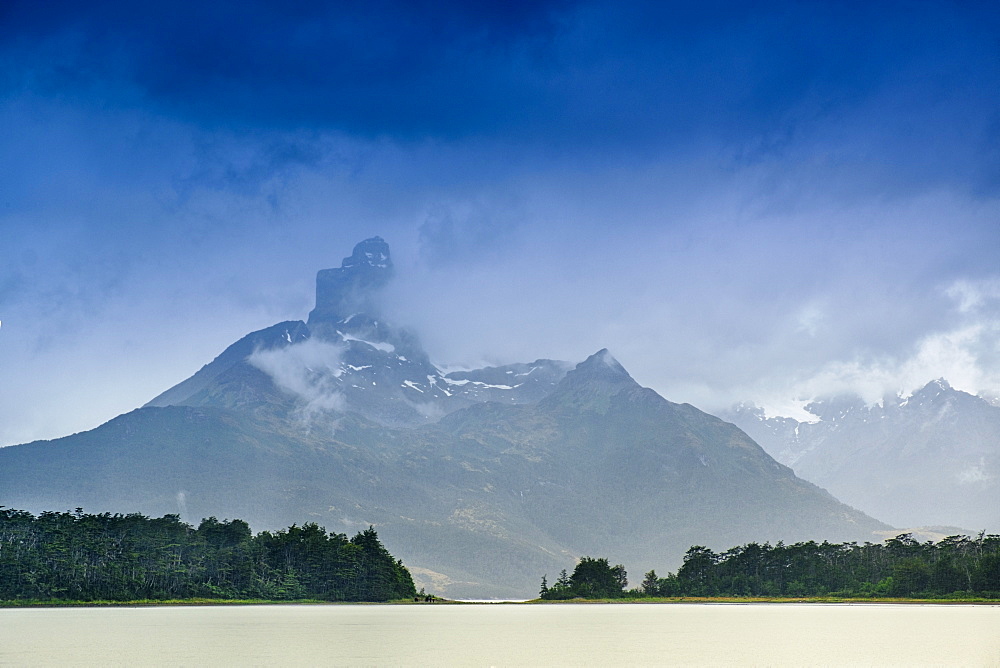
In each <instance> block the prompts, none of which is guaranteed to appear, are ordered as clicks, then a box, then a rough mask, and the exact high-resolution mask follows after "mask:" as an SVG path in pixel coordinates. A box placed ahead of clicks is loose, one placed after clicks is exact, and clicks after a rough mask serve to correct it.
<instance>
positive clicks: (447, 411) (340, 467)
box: [0, 237, 890, 597]
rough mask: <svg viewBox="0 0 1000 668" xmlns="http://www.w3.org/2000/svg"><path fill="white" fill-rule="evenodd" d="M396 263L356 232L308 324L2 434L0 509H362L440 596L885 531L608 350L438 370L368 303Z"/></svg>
mask: <svg viewBox="0 0 1000 668" xmlns="http://www.w3.org/2000/svg"><path fill="white" fill-rule="evenodd" d="M392 273H393V267H392V261H391V258H390V254H389V248H388V245H387V244H386V243H385V242H384V241H383V240H382V239H379V238H377V237H376V238H373V239H368V240H366V241H363V242H361V243H360V244H358V245H357V246H356V247H355V249H354V252H353V254H352V255H351V256H350V257H348V258H346V259H345V260H344V262H343V263H342V266H341V267H340V268H337V269H328V270H323V271H321V272H319V275H318V277H317V303H316V308H315V309H314V310H313V311H312V313H310V315H309V319H308V321H307V322H301V321H292V322H283V323H279V324H277V325H274V326H272V327H269V328H267V329H264V330H261V331H258V332H254V333H252V334H249V335H248V336H246V337H244V338H243V339H241V340H239V341H238V342H236V343H234V344H233V345H232V346H230V347H229V348H227V349H226V350H225V351H223V353H222V354H220V355H219V356H218V357H217V358H216V359H215V360H213V361H212V362H211V363H210V364H208V365H206V366H205V367H203V368H202V369H201V370H200V371H198V372H197V373H196V374H194V375H193V376H192V377H191V378H189V379H187V380H185V381H184V382H182V383H180V384H179V385H177V386H175V387H173V388H171V389H169V390H167V391H166V392H164V393H163V394H161V395H159V396H158V397H156V398H155V399H153V400H152V401H151V402H149V404H147V405H146V406H144V407H142V408H140V409H137V410H135V411H132V412H130V413H127V414H125V415H122V416H119V417H117V418H115V419H113V420H111V421H110V422H108V423H106V424H104V425H101V426H100V427H98V428H96V429H93V430H91V431H88V432H83V433H80V434H74V435H72V436H67V437H65V438H61V439H56V440H53V441H41V442H35V443H30V444H25V445H19V446H12V447H8V448H3V449H0V503H2V504H3V505H6V506H9V507H14V508H24V509H27V510H33V511H39V510H45V509H68V508H74V507H77V506H82V507H84V509H85V510H87V511H89V512H102V511H110V512H134V511H137V512H142V513H145V514H150V515H159V514H163V513H175V512H179V513H181V514H182V515H183V517H184V518H185V519H189V520H192V521H197V520H199V519H200V518H202V517H206V516H209V515H215V516H217V517H219V518H224V517H239V518H243V519H246V520H248V521H249V522H250V523H251V525H252V526H253V527H254V528H255V529H265V528H272V527H283V526H287V525H288V524H291V523H300V524H301V523H303V522H306V521H316V522H318V523H320V524H322V525H324V526H326V528H327V529H329V530H331V531H337V532H344V533H354V532H356V531H357V530H358V529H359V528H365V527H367V526H368V525H369V524H371V525H374V526H375V527H376V528H377V529H378V531H379V536H380V538H381V539H382V540H383V541H384V542H385V544H386V546H387V547H388V548H389V549H390V551H391V552H392V553H393V554H396V555H398V556H400V557H401V558H402V559H403V560H404V562H405V563H406V565H407V566H408V567H410V569H411V571H412V572H413V574H414V577H415V579H416V580H417V581H418V586H425V587H427V589H428V590H429V591H433V592H435V593H439V594H443V595H446V596H458V597H463V596H464V597H488V596H499V597H527V596H533V595H535V594H537V587H538V582H539V579H540V576H541V575H542V574H545V573H548V574H549V575H550V577H551V576H554V575H556V574H557V573H558V572H559V571H560V570H561V569H563V568H571V567H572V564H573V562H574V559H576V558H578V557H580V556H583V555H602V556H608V557H610V558H612V559H613V560H615V561H619V562H623V563H628V564H630V567H633V568H637V569H640V570H638V571H636V572H635V573H633V574H632V575H633V579H635V578H636V577H637V576H638V574H639V573H641V572H643V571H644V570H649V569H652V568H659V569H671V568H676V567H677V566H678V565H679V562H680V558H681V556H682V555H683V553H684V551H685V550H686V549H687V548H688V547H689V546H691V545H694V544H702V545H707V546H709V547H713V548H715V549H722V548H727V547H730V546H732V545H736V544H739V543H745V542H749V541H778V540H784V541H786V542H789V541H797V540H806V539H817V540H819V539H830V540H836V541H843V540H869V539H871V540H877V538H876V537H875V536H876V534H875V533H874V532H879V531H886V530H889V529H890V527H889V526H888V525H885V524H883V523H881V522H879V521H877V520H874V519H872V518H871V517H869V516H867V515H865V514H864V513H862V512H859V511H858V510H855V509H854V508H851V507H849V506H846V505H844V504H842V503H840V502H839V501H837V500H836V499H835V498H833V497H832V496H831V495H830V494H828V493H827V492H825V491H824V490H822V489H820V488H818V487H816V486H815V485H813V484H811V483H809V482H806V481H804V480H802V479H800V478H798V477H796V476H795V475H794V474H793V472H792V471H791V470H790V469H789V468H787V467H786V466H783V465H781V464H779V463H778V462H776V461H775V460H774V459H772V458H771V457H770V456H769V455H768V454H767V453H766V452H765V451H764V450H762V449H761V448H760V447H759V446H758V445H757V444H756V443H754V442H753V441H752V440H751V439H750V438H749V437H748V436H747V435H746V434H745V433H744V432H742V431H740V429H738V428H736V427H735V426H733V425H732V424H729V423H726V422H724V421H722V420H720V419H718V418H716V417H713V416H711V415H708V414H706V413H703V412H701V411H699V410H698V409H696V408H694V407H692V406H690V405H687V404H675V403H671V402H669V401H667V400H665V399H663V398H662V397H660V396H659V395H658V394H656V392H654V391H653V390H650V389H648V388H642V387H640V386H639V385H638V384H637V383H636V382H635V381H634V380H633V379H632V378H631V376H629V374H628V372H627V371H626V370H625V369H624V368H622V366H621V365H620V364H619V363H618V362H617V361H616V360H615V359H614V358H613V357H612V356H611V355H610V353H608V351H606V350H602V351H599V352H597V353H595V354H594V355H592V356H590V357H589V358H587V359H586V360H585V361H583V362H581V363H579V364H576V365H573V364H568V363H565V362H559V361H553V360H536V361H535V362H532V363H525V364H512V365H507V366H499V367H488V368H484V369H476V370H470V371H464V372H451V373H444V372H442V371H441V370H440V369H438V368H437V367H436V366H434V365H433V364H432V363H431V362H430V360H429V359H428V356H427V354H426V353H425V352H424V350H423V348H422V347H421V346H420V344H419V341H418V339H417V337H416V336H415V335H414V334H413V333H411V332H409V331H407V330H405V329H401V328H398V327H396V326H394V325H392V324H391V321H389V320H387V319H386V318H385V317H384V315H383V314H382V313H381V312H380V309H379V305H378V293H379V291H380V290H381V288H382V287H383V286H385V285H386V284H387V283H388V282H389V281H390V280H391V279H392Z"/></svg>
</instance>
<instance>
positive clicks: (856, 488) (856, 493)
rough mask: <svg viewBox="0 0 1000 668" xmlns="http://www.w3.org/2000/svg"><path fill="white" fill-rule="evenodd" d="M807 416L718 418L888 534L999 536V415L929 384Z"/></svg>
mask: <svg viewBox="0 0 1000 668" xmlns="http://www.w3.org/2000/svg"><path fill="white" fill-rule="evenodd" d="M806 409H807V410H808V411H809V412H811V413H812V414H814V415H815V416H816V418H817V419H816V421H814V422H799V421H797V420H793V419H790V418H773V417H772V418H768V417H766V416H765V415H764V414H763V412H762V411H760V410H759V409H755V408H754V407H753V406H747V405H744V406H739V407H737V408H735V409H734V410H733V411H732V412H731V413H729V414H727V415H726V416H725V417H726V418H727V419H731V420H732V421H733V422H734V423H735V424H737V425H738V426H739V427H741V428H742V429H744V430H745V431H746V432H747V433H748V434H750V435H751V436H752V437H753V438H754V439H755V440H757V442H758V443H760V444H761V445H762V446H764V447H765V448H766V449H767V450H768V452H770V453H771V454H772V455H773V456H774V457H775V458H776V459H778V460H779V461H781V462H783V463H785V464H787V465H789V466H791V467H793V468H794V469H795V471H796V472H797V473H798V474H799V475H801V476H802V477H804V478H806V479H807V480H811V481H813V482H815V483H816V484H818V485H822V486H823V487H825V488H826V489H829V490H830V492H831V493H833V494H835V495H836V496H837V497H838V498H840V499H843V500H844V501H846V502H848V503H850V504H851V505H853V506H855V507H857V508H861V509H863V510H864V511H865V512H868V513H871V514H873V515H875V516H877V517H881V518H885V519H887V520H888V521H890V522H892V523H893V524H895V525H896V526H919V525H928V524H936V525H949V526H959V527H965V528H967V529H969V530H981V529H985V530H988V531H994V532H995V531H1000V408H998V407H996V406H993V405H991V404H990V403H988V402H987V401H985V400H983V399H981V398H979V397H975V396H973V395H970V394H967V393H965V392H960V391H958V390H955V389H953V388H952V387H951V386H949V385H948V384H947V382H945V381H943V380H936V381H933V382H931V383H928V384H927V385H926V386H925V387H923V388H921V389H920V390H918V391H917V392H915V393H914V394H913V395H912V396H910V397H906V398H903V397H898V396H897V397H886V398H885V399H884V400H883V402H882V404H881V405H875V406H867V405H866V404H865V403H864V402H863V401H862V400H861V399H860V398H858V397H837V398H834V399H829V400H826V401H817V402H814V403H812V404H809V405H808V406H807V407H806Z"/></svg>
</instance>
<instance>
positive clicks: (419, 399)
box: [146, 237, 572, 427]
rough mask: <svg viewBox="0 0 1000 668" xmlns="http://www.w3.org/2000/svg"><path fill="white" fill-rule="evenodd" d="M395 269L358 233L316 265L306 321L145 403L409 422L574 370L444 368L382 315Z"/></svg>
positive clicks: (507, 395)
mask: <svg viewBox="0 0 1000 668" xmlns="http://www.w3.org/2000/svg"><path fill="white" fill-rule="evenodd" d="M392 273H393V265H392V259H391V257H390V253H389V245H388V244H387V243H386V242H385V241H384V240H382V239H381V238H379V237H374V238H372V239H367V240H365V241H362V242H361V243H359V244H358V245H357V246H356V247H355V248H354V252H353V253H352V254H351V256H350V257H348V258H345V259H344V260H343V262H342V263H341V267H340V268H339V269H324V270H322V271H320V272H319V273H318V275H317V278H316V308H315V309H314V310H313V311H312V312H311V313H310V314H309V320H308V323H306V322H302V321H290V322H282V323H278V324H277V325H273V326H271V327H268V328H267V329H263V330H260V331H257V332H253V333H251V334H248V335H247V336H245V337H243V338H242V339H240V340H239V341H237V342H236V343H234V344H233V345H231V346H230V347H229V348H227V349H226V350H225V351H223V353H222V354H221V355H219V356H218V357H217V358H215V359H214V360H213V361H212V362H211V363H210V364H208V365H206V366H205V367H203V368H202V369H201V370H200V371H198V372H197V373H196V374H195V375H194V376H192V377H191V378H189V379H188V380H185V381H184V382H182V383H180V384H179V385H176V386H175V387H173V388H171V389H169V390H167V391H166V392H164V393H163V394H161V395H159V396H158V397H156V398H154V399H153V400H152V401H150V402H149V403H148V404H146V405H147V406H216V407H222V408H235V409H244V410H246V409H249V410H253V411H255V412H256V413H258V414H259V413H261V412H272V413H275V414H276V415H279V416H287V415H288V414H289V412H297V413H298V414H299V416H300V417H304V418H309V419H313V418H316V417H317V416H318V415H322V414H324V413H329V412H330V411H336V412H355V413H359V414H361V415H363V416H365V417H367V418H369V419H371V420H373V421H375V422H378V423H380V424H383V425H388V426H398V427H403V426H405V427H411V426H415V425H419V424H426V423H428V422H432V421H434V420H436V419H438V418H440V417H441V416H443V415H446V414H447V413H450V412H452V411H454V410H457V409H459V408H463V407H466V406H469V405H471V404H473V403H477V402H481V401H500V402H504V403H512V404H519V403H528V402H533V401H538V400H539V399H541V398H542V397H543V396H545V394H547V393H548V392H549V391H550V390H551V389H552V388H553V387H555V385H556V383H558V382H559V380H560V379H561V378H562V377H563V376H564V375H565V374H566V372H567V371H568V370H569V369H570V368H572V365H571V364H568V363H566V362H560V361H555V360H545V359H540V360H535V361H534V362H532V363H531V364H512V365H506V366H501V367H487V368H484V369H476V370H470V371H455V372H451V373H444V372H442V371H441V370H440V369H438V368H437V367H436V366H434V365H433V364H431V362H430V360H429V358H428V357H427V353H426V352H424V350H423V348H422V347H421V345H420V342H419V340H418V338H417V336H416V335H415V334H414V333H413V332H411V331H409V330H407V329H405V328H400V327H396V326H395V325H393V324H390V323H389V322H387V321H386V320H385V318H383V317H382V316H381V315H380V310H379V307H378V301H377V297H378V294H379V292H380V291H381V289H382V288H383V287H385V285H387V284H388V282H389V280H390V279H391V277H392ZM359 309H365V310H359Z"/></svg>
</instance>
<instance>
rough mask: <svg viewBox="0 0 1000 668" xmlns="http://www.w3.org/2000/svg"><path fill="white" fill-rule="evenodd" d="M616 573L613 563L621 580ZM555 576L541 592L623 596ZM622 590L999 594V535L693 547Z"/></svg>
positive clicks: (588, 565)
mask: <svg viewBox="0 0 1000 668" xmlns="http://www.w3.org/2000/svg"><path fill="white" fill-rule="evenodd" d="M594 564H601V565H602V566H601V567H600V568H596V570H601V569H604V570H609V569H610V567H609V566H608V561H607V559H596V560H595V559H591V558H590V557H584V559H583V560H581V561H580V563H579V564H578V565H577V570H581V571H582V572H586V573H590V572H591V570H594V569H595V566H594ZM615 568H621V567H620V566H616V567H615ZM624 573H625V571H624V569H623V568H621V574H622V578H623V579H624ZM576 574H577V571H574V572H573V575H574V576H576ZM561 580H565V584H564V585H560V581H561ZM560 581H557V582H556V584H555V585H553V586H552V587H548V586H546V587H543V592H542V595H541V597H542V598H546V599H561V598H573V597H575V596H580V597H583V598H609V597H614V596H621V595H623V594H622V592H621V589H620V588H619V589H618V593H617V594H612V595H609V594H607V593H606V590H603V589H599V588H596V587H588V586H574V583H573V577H569V578H567V577H565V571H563V576H561V577H560ZM589 581H590V579H589V578H588V582H589ZM622 587H624V582H623V583H622ZM628 595H629V596H727V597H733V596H735V597H739V596H775V597H779V596H784V597H797V596H841V597H885V596H900V597H941V596H982V597H987V598H1000V535H984V534H979V535H978V536H977V537H975V538H972V537H969V536H950V537H948V538H945V539H944V540H942V541H940V542H938V543H933V542H930V541H929V542H926V543H921V542H919V541H917V540H915V539H914V538H913V537H912V535H910V534H901V535H899V536H896V537H895V538H892V539H889V540H887V541H886V542H885V543H883V544H876V543H864V544H858V543H827V542H823V543H816V542H813V541H809V542H804V543H795V544H794V545H785V544H783V543H778V544H777V545H769V544H767V543H765V544H763V545H761V544H759V543H748V544H746V545H741V546H738V547H734V548H731V549H729V550H726V551H725V552H721V553H716V552H713V551H712V550H710V549H709V548H707V547H704V546H702V545H695V546H693V547H691V548H690V549H689V550H688V551H687V553H686V554H685V555H684V561H683V563H682V565H681V567H680V568H679V569H678V570H677V573H676V574H673V573H671V574H668V575H667V576H666V577H659V576H658V575H657V574H656V572H655V571H649V572H648V573H646V575H645V577H644V579H643V581H642V585H641V587H639V588H637V589H633V590H631V591H629V592H628Z"/></svg>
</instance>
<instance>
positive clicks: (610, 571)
mask: <svg viewBox="0 0 1000 668" xmlns="http://www.w3.org/2000/svg"><path fill="white" fill-rule="evenodd" d="M626 584H628V575H627V573H626V572H625V567H624V566H622V565H621V564H618V565H617V566H612V565H611V564H610V563H609V562H608V560H607V559H592V558H591V557H584V558H583V559H581V560H580V563H578V564H577V565H576V568H575V569H573V575H566V571H565V570H563V572H562V573H560V574H559V579H558V580H556V582H555V584H553V585H552V587H549V586H548V583H547V582H546V581H545V577H544V576H543V577H542V589H541V591H540V592H539V597H541V598H544V599H547V600H556V601H558V600H564V599H569V598H621V597H622V596H624V595H625V585H626Z"/></svg>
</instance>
